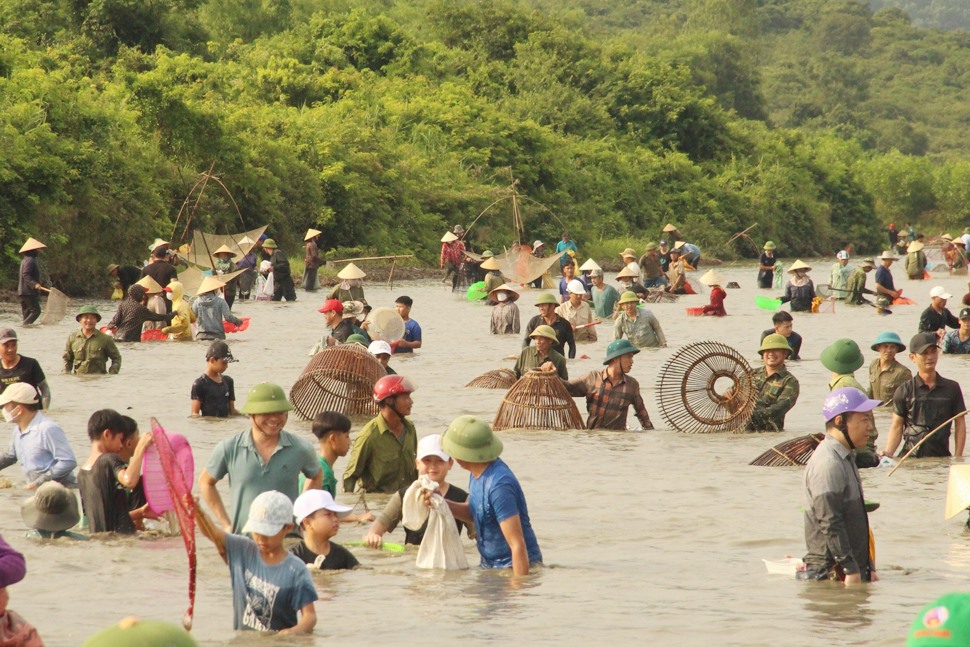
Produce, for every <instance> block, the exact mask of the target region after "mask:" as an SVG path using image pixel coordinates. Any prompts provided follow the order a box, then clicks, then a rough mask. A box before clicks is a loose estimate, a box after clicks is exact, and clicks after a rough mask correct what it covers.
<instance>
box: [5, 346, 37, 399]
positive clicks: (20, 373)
mask: <svg viewBox="0 0 970 647" xmlns="http://www.w3.org/2000/svg"><path fill="white" fill-rule="evenodd" d="M46 379H47V376H45V375H44V369H42V368H41V367H40V364H39V363H38V362H37V360H36V359H34V358H33V357H24V356H23V355H21V356H20V361H19V362H17V365H16V366H14V367H13V368H3V366H0V393H3V391H4V389H6V388H7V387H8V386H10V385H11V384H16V383H18V382H25V383H27V384H29V385H31V386H33V387H34V388H37V387H38V386H39V385H40V383H41V382H43V381H44V380H46Z"/></svg>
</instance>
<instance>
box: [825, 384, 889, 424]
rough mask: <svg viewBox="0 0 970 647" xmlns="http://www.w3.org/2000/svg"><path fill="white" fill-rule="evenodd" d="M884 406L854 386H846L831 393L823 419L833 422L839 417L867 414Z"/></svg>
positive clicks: (826, 402) (826, 399) (826, 400)
mask: <svg viewBox="0 0 970 647" xmlns="http://www.w3.org/2000/svg"><path fill="white" fill-rule="evenodd" d="M880 404H882V401H881V400H870V399H869V398H867V397H866V394H865V393H863V392H862V391H860V390H859V389H857V388H855V387H854V386H846V387H842V388H841V389H836V390H834V391H832V392H831V393H829V395H828V397H826V398H825V404H824V405H822V417H823V418H825V420H826V421H829V420H831V419H832V418H834V417H835V416H837V415H840V414H843V413H848V412H850V411H852V412H856V413H865V412H866V411H872V410H873V409H875V408H876V407H878V406H879V405H880Z"/></svg>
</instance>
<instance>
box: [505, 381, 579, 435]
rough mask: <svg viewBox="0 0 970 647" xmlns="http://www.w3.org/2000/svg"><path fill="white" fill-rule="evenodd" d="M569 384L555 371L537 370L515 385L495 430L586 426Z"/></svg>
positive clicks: (506, 397)
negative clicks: (568, 389)
mask: <svg viewBox="0 0 970 647" xmlns="http://www.w3.org/2000/svg"><path fill="white" fill-rule="evenodd" d="M585 428H586V425H585V424H583V417H582V416H581V415H579V409H577V408H576V402H575V401H573V398H572V396H571V395H569V391H567V390H566V386H565V385H564V384H563V383H562V380H560V379H559V375H558V374H557V373H555V372H545V371H538V370H533V371H529V372H528V373H526V374H525V375H523V376H522V378H521V379H520V380H519V381H518V382H516V383H515V384H514V385H512V388H511V389H509V390H508V392H507V393H506V394H505V397H503V398H502V404H501V405H500V406H499V408H498V413H496V414H495V422H493V423H492V429H494V430H495V431H501V430H503V429H585Z"/></svg>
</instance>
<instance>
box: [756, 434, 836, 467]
mask: <svg viewBox="0 0 970 647" xmlns="http://www.w3.org/2000/svg"><path fill="white" fill-rule="evenodd" d="M824 438H825V435H824V434H809V435H808V436H801V437H799V438H793V439H791V440H786V441H785V442H783V443H778V444H777V445H775V446H774V447H772V448H770V449H769V450H768V451H766V452H765V453H763V454H761V455H760V456H758V458H756V459H754V460H753V461H751V462H750V463H748V464H749V465H758V466H761V467H794V466H796V465H807V464H808V459H809V458H811V457H812V454H814V453H815V448H816V447H818V445H819V443H821V442H822V440H823V439H824Z"/></svg>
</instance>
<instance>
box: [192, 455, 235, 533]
mask: <svg viewBox="0 0 970 647" xmlns="http://www.w3.org/2000/svg"><path fill="white" fill-rule="evenodd" d="M218 482H219V481H217V480H216V479H215V478H213V477H212V475H211V474H209V471H208V470H206V469H203V470H202V474H200V475H199V493H200V494H202V500H203V501H205V504H206V505H207V506H209V509H210V510H212V514H213V515H215V518H216V521H218V522H219V523H220V524H221V525H222V528H223V530H224V531H225V532H229V531H230V530H232V522H231V521H229V515H228V514H226V506H225V505H223V503H222V497H221V496H219V491H218V490H217V489H216V483H218ZM210 539H211V538H210Z"/></svg>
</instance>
